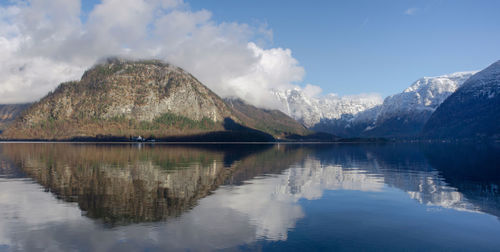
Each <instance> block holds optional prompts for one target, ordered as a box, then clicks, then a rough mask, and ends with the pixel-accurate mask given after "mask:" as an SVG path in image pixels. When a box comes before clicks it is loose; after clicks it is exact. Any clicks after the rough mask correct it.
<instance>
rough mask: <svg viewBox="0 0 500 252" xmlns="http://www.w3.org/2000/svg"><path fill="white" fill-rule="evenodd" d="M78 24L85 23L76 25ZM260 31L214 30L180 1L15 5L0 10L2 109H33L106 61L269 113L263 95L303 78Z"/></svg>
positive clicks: (66, 0)
mask: <svg viewBox="0 0 500 252" xmlns="http://www.w3.org/2000/svg"><path fill="white" fill-rule="evenodd" d="M82 17H84V18H82ZM271 40H272V31H271V30H270V29H268V28H267V27H265V26H252V25H248V24H242V23H236V22H234V23H218V22H216V21H214V20H213V19H212V13H211V12H210V11H207V10H199V11H194V10H191V9H190V7H189V5H188V4H186V3H184V2H183V1H182V0H103V1H102V2H101V3H99V4H97V5H95V6H94V7H93V9H92V10H90V12H89V13H83V12H82V7H81V2H80V0H29V1H14V2H12V4H10V5H4V6H0V64H1V66H2V67H1V68H0V103H21V102H31V101H35V100H37V99H39V98H41V97H42V96H44V95H45V94H46V93H47V92H49V91H50V90H52V89H54V88H55V87H56V86H57V85H58V84H59V83H61V82H64V81H69V80H78V79H80V77H81V75H82V74H83V72H84V71H85V70H86V69H88V68H89V67H90V66H92V65H93V64H95V62H96V61H98V60H99V59H102V58H103V57H108V56H122V57H127V58H141V59H143V58H158V59H161V60H164V61H167V62H169V63H172V64H174V65H177V66H180V67H182V68H184V69H186V70H187V71H189V72H191V73H192V74H193V75H195V76H196V77H197V78H198V79H199V80H200V81H202V82H203V83H204V84H205V85H207V86H208V87H209V88H211V89H212V90H214V91H215V92H216V93H217V94H219V95H221V96H223V97H230V96H233V97H240V98H242V99H244V100H246V101H248V102H250V103H252V104H254V105H257V106H260V107H271V108H272V107H275V105H277V104H274V102H271V101H274V99H272V97H271V96H270V94H269V90H273V89H287V88H294V87H297V83H299V82H300V81H302V79H303V76H304V74H305V71H304V69H303V68H302V67H301V66H300V64H299V62H298V61H297V60H296V59H295V58H293V56H292V52H291V50H290V49H283V48H269V49H265V48H263V47H262V46H260V44H259V43H257V42H256V41H264V44H266V42H267V44H269V42H270V41H271Z"/></svg>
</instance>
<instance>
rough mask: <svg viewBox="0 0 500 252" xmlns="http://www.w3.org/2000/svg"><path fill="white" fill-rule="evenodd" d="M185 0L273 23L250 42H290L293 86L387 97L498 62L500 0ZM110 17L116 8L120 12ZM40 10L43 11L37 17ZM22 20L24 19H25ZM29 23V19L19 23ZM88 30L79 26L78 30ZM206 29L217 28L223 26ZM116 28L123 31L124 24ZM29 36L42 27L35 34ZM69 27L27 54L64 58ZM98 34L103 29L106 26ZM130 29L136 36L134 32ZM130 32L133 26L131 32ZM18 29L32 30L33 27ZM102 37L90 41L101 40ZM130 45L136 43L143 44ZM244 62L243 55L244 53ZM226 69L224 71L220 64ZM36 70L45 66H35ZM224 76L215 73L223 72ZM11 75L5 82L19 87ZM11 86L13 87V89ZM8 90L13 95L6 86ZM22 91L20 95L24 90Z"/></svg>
mask: <svg viewBox="0 0 500 252" xmlns="http://www.w3.org/2000/svg"><path fill="white" fill-rule="evenodd" d="M185 1H186V2H187V3H188V5H189V7H188V8H189V9H190V11H191V12H188V13H186V15H188V16H189V15H191V14H194V13H197V11H200V10H208V11H209V12H211V14H212V15H211V18H210V19H209V20H204V21H202V22H204V24H205V25H206V24H210V23H212V22H213V23H215V24H220V23H223V22H228V23H231V22H236V23H240V24H249V25H250V26H252V27H259V26H262V25H265V26H266V27H267V29H270V30H272V34H273V36H272V40H269V41H265V42H262V41H261V40H260V39H259V38H255V39H254V41H255V42H257V44H258V46H259V47H262V48H263V49H266V50H267V49H268V50H269V51H268V52H266V53H271V49H273V48H288V49H290V50H291V52H292V56H293V58H295V59H296V60H297V61H298V62H299V64H300V66H302V67H303V68H304V69H305V77H304V79H303V81H301V82H300V83H297V84H299V85H301V86H305V85H306V84H308V83H310V84H312V85H317V86H320V87H321V88H322V89H323V91H324V93H337V94H340V95H348V94H359V93H379V94H381V95H382V96H387V95H391V94H395V93H398V92H401V91H402V90H404V89H405V88H406V87H408V86H409V85H410V84H411V83H412V82H414V81H415V80H417V79H418V78H420V77H422V76H436V75H442V74H447V73H452V72H457V71H468V70H480V69H483V68H485V67H486V66H488V65H489V64H491V63H493V62H495V61H497V60H500V50H499V45H500V14H499V13H500V1H493V0H492V1H480V0H479V1H460V0H454V1H452V0H433V1H427V0H419V1H410V0H392V1H389V0H384V1H382V0H381V1H373V0H366V1H362V0H358V1H297V0H288V1H284V0H280V1H278V0H276V1H269V0H267V1H264V0H252V1H239V0H238V1H235V0H185ZM129 2H130V1H129ZM12 3H16V1H10V0H0V5H4V6H5V5H9V4H12ZM49 3H50V1H49ZM63 3H66V2H63ZM97 3H100V1H98V0H82V10H83V15H82V16H81V19H82V20H83V21H84V22H85V20H86V18H87V14H88V13H90V12H91V11H92V10H94V6H95V5H96V4H97ZM120 3H121V2H120ZM59 4H60V3H59ZM45 5H46V3H43V2H42V4H39V5H38V7H37V8H38V9H37V11H41V13H42V12H46V13H52V14H54V13H55V14H54V15H61V17H60V18H61V20H63V19H64V18H66V16H64V15H63V14H62V13H60V12H61V10H60V9H58V8H56V7H58V6H57V4H52V5H55V7H54V6H52V7H50V8H48V7H47V8H45V7H44V6H45ZM47 5H48V4H47ZM67 5H68V6H67V7H68V10H71V4H67ZM54 8H56V9H54ZM124 8H125V9H126V8H128V7H124ZM51 11H52V12H51ZM107 11H109V10H107ZM122 11H123V10H122ZM133 12H134V10H128V12H126V11H125V12H122V13H125V14H122V15H131V13H132V14H133ZM111 13H112V14H111ZM114 14H115V13H114V11H113V9H112V10H111V11H110V13H107V14H105V15H114ZM116 15H117V16H119V14H116ZM38 18H42V19H43V16H40V17H38ZM136 18H137V17H136ZM10 20H17V19H10ZM26 20H28V21H29V19H26ZM54 20H56V19H54ZM54 20H49V21H51V22H52V21H53V22H52V23H50V24H51V25H52V28H51V29H50V31H51V32H52V33H54V34H55V35H54V36H51V38H58V35H57V34H58V31H59V30H58V29H59V28H58V26H59V23H58V22H57V21H54ZM0 21H1V19H0ZM108 21H109V20H108ZM137 21H139V19H137V20H134V19H133V18H131V19H130V20H129V21H127V22H129V25H132V24H133V22H137ZM7 24H8V23H7ZM26 24H29V23H25V24H23V25H26ZM35 24H36V23H35ZM110 27H111V26H110ZM90 28H91V27H90ZM90 28H89V27H86V28H85V29H90ZM94 28H95V27H94ZM213 28H214V29H219V30H222V29H223V28H221V27H213ZM72 29H75V31H76V30H77V29H79V28H78V27H72ZM105 29H107V28H106V27H104V28H103V31H105ZM110 29H111V30H107V32H112V33H113V32H114V31H115V30H113V29H115V28H110ZM174 29H175V27H174ZM94 30H96V29H94ZM28 31H29V30H28ZM33 31H36V30H33ZM122 32H125V33H127V32H128V30H124V31H122ZM236 32H238V31H236ZM34 34H35V35H40V34H41V33H34ZM75 34H80V33H78V32H76V33H71V34H70V37H68V39H67V43H66V44H64V43H61V44H57V43H59V42H60V41H57V40H56V41H54V43H55V45H54V48H57V49H54V48H52V47H51V46H52V42H50V43H49V42H47V44H44V45H38V44H34V45H33V46H34V47H33V49H32V50H31V51H30V50H27V51H26V52H24V55H25V56H26V55H27V56H26V57H28V56H30V55H31V54H32V53H33V52H37V53H38V54H40V55H41V56H42V57H47V58H48V60H50V61H51V62H56V63H57V62H58V60H60V59H61V57H59V55H58V54H57V52H58V51H63V50H64V49H65V47H64V46H65V45H69V46H71V45H72V44H71V41H85V38H78V37H77V38H74V37H71V36H73V35H75ZM96 34H106V32H102V33H96ZM113 34H114V33H113ZM117 34H118V36H117V37H116V38H114V37H109V38H104V37H105V36H104V37H103V38H102V39H104V40H106V39H116V41H128V40H127V36H123V34H119V33H117ZM137 34H140V32H138V33H137ZM137 34H131V36H132V35H137ZM166 34H167V33H166ZM21 35H22V36H31V35H33V34H21ZM64 36H66V35H64ZM137 36H139V35H137ZM233 37H237V35H235V36H230V37H229V38H230V39H231V38H233ZM214 38H215V37H214ZM99 39H100V38H98V39H96V40H95V41H100V40H99ZM19 41H21V40H19ZM10 42H11V43H12V44H13V45H15V43H17V40H14V39H12V40H11V41H10ZM132 42H133V41H132ZM123 43H124V45H126V44H127V42H123ZM110 44H111V42H110ZM96 45H99V46H100V47H103V48H104V47H106V46H107V45H104V46H103V45H102V44H99V43H96ZM12 48H14V47H12ZM20 48H21V49H22V48H23V47H20ZM137 48H138V49H141V46H138V47H137ZM186 48H188V47H186ZM0 49H2V48H0ZM101 49H102V48H92V51H90V53H93V56H96V55H99V53H100V51H101ZM163 49H165V48H163ZM167 49H168V48H167ZM229 49H234V48H229ZM102 50H104V49H102ZM190 50H193V49H192V48H191V49H190ZM238 50H239V49H235V51H234V52H235V53H236V54H237V53H238V52H239V51H238ZM167 51H168V50H167ZM46 52H51V53H52V54H53V55H48V56H47V55H45V54H43V53H46ZM69 52H71V53H72V55H71V56H72V57H73V58H78V57H79V58H82V55H83V56H84V55H85V53H84V52H82V53H80V54H78V53H75V52H73V51H72V50H69ZM215 53H218V52H212V55H207V56H206V57H205V58H206V62H210V60H212V58H211V57H213V54H215ZM280 53H281V54H282V55H280V56H281V57H282V58H283V59H285V60H286V59H289V58H287V57H286V55H283V54H284V52H280ZM73 54H74V55H73ZM236 54H234V55H236ZM12 55H14V54H12ZM168 55H175V52H169V54H168ZM37 56H38V55H37ZM195 56H196V55H195ZM216 56H217V55H216ZM13 57H14V56H13ZM16 57H17V56H16ZM33 57H34V56H33ZM26 60H28V61H29V58H26ZM176 60H177V62H180V64H181V66H182V63H185V65H186V66H192V68H193V70H194V73H195V74H196V75H197V76H201V77H202V79H204V80H206V83H207V84H209V85H208V86H209V87H211V88H212V87H215V86H216V85H215V84H214V83H217V82H218V81H219V80H218V79H214V80H212V79H211V77H210V75H209V74H208V73H210V71H211V70H210V71H208V70H207V71H204V69H200V68H196V66H197V65H198V64H197V63H196V61H194V63H193V62H185V60H184V61H183V59H181V58H177V59H176ZM190 60H192V59H190ZM228 60H232V59H228ZM206 62H205V63H206ZM228 62H231V61H228ZM241 62H244V60H242V61H241ZM66 63H67V65H69V66H70V67H72V68H71V69H72V70H67V71H66V70H65V72H71V74H68V76H70V77H72V78H74V76H80V74H81V71H82V69H81V66H77V65H70V63H72V62H70V63H68V62H66ZM66 63H65V64H66ZM19 64H21V63H19ZM54 64H55V63H54ZM42 66H43V64H40V65H39V68H40V69H41V67H42ZM193 66H194V67H193ZM78 67H80V68H78ZM285 67H287V71H288V70H289V71H290V72H291V73H296V74H298V75H300V71H298V70H297V69H294V68H293V67H294V66H293V63H290V65H289V66H285ZM215 70H220V69H215ZM226 70H227V69H222V70H221V71H226ZM38 72H44V71H41V70H40V71H38ZM285 73H286V72H285ZM224 74H225V75H224ZM259 74H260V73H259ZM229 75H230V74H229ZM282 75H283V73H282ZM30 76H37V75H30ZM221 76H222V77H225V76H228V74H227V73H226V72H224V73H223V74H221ZM256 76H258V77H256V79H257V80H258V79H259V78H260V79H262V78H266V80H267V82H272V81H273V77H272V76H264V77H262V76H261V75H256ZM18 77H19V76H17V77H16V78H18ZM63 77H65V76H62V77H60V79H63ZM222 77H221V78H220V79H223V78H222ZM247 77H248V76H247ZM51 78H52V76H49V75H48V74H47V76H46V78H44V79H43V81H44V83H45V82H46V83H58V81H59V79H57V80H55V79H51ZM18 79H21V78H18ZM278 79H279V80H280V81H282V82H283V83H286V82H288V81H292V82H293V81H294V79H296V78H295V77H294V78H289V79H287V78H286V77H284V76H280V77H279V78H278ZM245 80H246V84H248V83H249V82H251V81H252V78H246V79H245ZM29 81H31V82H33V83H40V82H41V80H31V79H30V80H29ZM12 83H13V84H12V85H11V86H13V85H20V84H16V83H14V82H12ZM20 83H22V82H20ZM233 84H234V83H233ZM8 85H9V84H8ZM54 85H55V84H50V85H49V84H46V85H45V86H44V87H43V88H40V89H39V90H40V91H39V92H38V93H36V94H34V97H36V95H40V94H42V93H43V92H46V90H48V89H49V88H52V87H53V86H54ZM235 85H236V84H235ZM247 86H248V85H247ZM250 86H252V85H250ZM268 86H269V85H268ZM268 86H266V87H268ZM11 89H13V88H12V87H11ZM243 91H248V90H243ZM19 94H20V95H21V94H22V92H19ZM5 95H7V93H6V94H5ZM5 95H4V96H5ZM8 95H10V96H12V95H13V94H8ZM24 96H25V95H24ZM19 97H21V98H22V96H19Z"/></svg>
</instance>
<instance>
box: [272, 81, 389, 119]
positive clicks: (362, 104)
mask: <svg viewBox="0 0 500 252" xmlns="http://www.w3.org/2000/svg"><path fill="white" fill-rule="evenodd" d="M273 94H274V96H275V97H276V98H277V99H278V100H279V101H280V103H281V105H282V106H281V108H280V110H281V111H283V112H284V113H286V114H288V115H289V116H291V117H293V118H295V119H296V120H299V121H301V122H302V123H304V124H305V125H306V126H307V127H311V126H314V125H315V124H316V123H319V122H320V121H321V119H341V118H342V117H343V116H345V115H349V116H351V117H352V116H354V115H356V114H358V113H360V112H362V111H365V110H367V109H370V108H372V107H375V106H377V105H380V104H382V101H383V100H382V97H381V96H380V95H378V94H360V95H346V96H339V95H337V94H327V95H324V96H319V97H310V96H308V95H306V94H305V93H304V92H303V90H301V89H300V88H294V89H289V90H279V91H278V90H274V91H273Z"/></svg>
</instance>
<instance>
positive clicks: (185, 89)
mask: <svg viewBox="0 0 500 252" xmlns="http://www.w3.org/2000/svg"><path fill="white" fill-rule="evenodd" d="M235 104H236V106H235ZM309 133H310V131H308V130H307V129H306V128H305V127H304V126H303V125H301V124H300V123H298V122H296V121H295V120H293V119H291V118H289V117H288V116H287V115H285V114H283V113H281V112H279V111H273V110H261V109H258V108H256V107H253V106H251V105H248V104H246V103H242V102H240V103H234V102H233V103H231V106H229V105H228V104H227V103H226V102H225V101H224V100H222V99H221V98H220V97H219V96H218V95H216V94H215V93H214V92H212V91H211V90H210V89H208V88H207V87H206V86H205V85H203V84H202V83H201V82H199V81H198V80H197V79H196V78H195V77H194V76H192V75H191V74H190V73H188V72H186V71H184V70H183V69H181V68H179V67H176V66H173V65H170V64H166V63H163V62H161V61H158V60H143V61H131V60H124V59H120V58H110V59H108V60H107V61H104V62H102V63H100V64H97V65H95V66H94V67H93V68H91V69H90V70H88V71H86V72H85V73H84V75H83V76H82V79H81V80H80V81H74V82H67V83H63V84H61V85H59V87H58V88H57V89H56V90H55V91H54V92H50V93H49V94H48V95H47V96H45V97H44V98H42V99H41V100H40V101H39V102H36V103H34V104H33V105H32V106H30V107H29V108H28V109H27V110H26V111H25V113H23V114H22V116H21V117H19V118H18V119H17V120H16V122H15V123H14V124H13V125H11V126H10V127H9V128H8V129H7V130H6V131H5V132H4V133H3V134H2V137H4V138H7V139H44V140H71V139H75V138H77V139H82V138H83V139H84V138H100V137H102V138H116V137H118V138H121V139H128V138H130V137H132V136H144V137H151V138H159V139H163V138H172V137H173V138H181V139H187V140H190V141H195V140H196V141H198V140H199V141H202V140H204V139H208V138H209V139H212V141H224V139H227V140H230V141H238V139H240V140H241V141H273V140H274V137H278V138H286V136H287V135H299V136H305V135H307V134H309ZM193 137H194V138H193ZM242 137H243V138H242ZM191 138H193V139H191ZM174 140H175V139H174Z"/></svg>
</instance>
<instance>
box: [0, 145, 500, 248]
mask: <svg viewBox="0 0 500 252" xmlns="http://www.w3.org/2000/svg"><path fill="white" fill-rule="evenodd" d="M499 150H500V148H499V147H498V146H472V145H467V146H466V145H454V144H441V145H410V144H408V145H404V144H385V145H378V144H369V145H356V144H352V145H325V144H320V145H298V144H281V145H258V144H254V145H233V144H221V145H159V144H158V145H143V144H140V145H133V144H132V145H111V144H63V143H54V144H50V143H3V144H0V160H1V162H0V250H2V247H1V246H2V245H3V244H5V246H6V248H14V249H28V250H30V249H37V248H46V247H47V246H49V245H48V244H53V245H52V246H55V247H53V249H51V250H68V249H74V248H77V249H82V250H87V249H88V250H121V249H126V250H135V249H148V248H149V249H155V248H157V249H161V248H163V249H165V248H169V249H174V250H175V249H180V250H183V249H195V250H196V249H222V248H235V247H238V246H242V245H248V244H252V243H255V242H256V241H259V240H266V241H271V242H272V241H276V242H278V241H281V242H285V241H287V240H289V239H290V237H289V234H290V232H292V231H294V230H295V229H297V225H298V223H300V222H301V220H302V219H304V220H305V219H306V217H307V212H306V211H305V208H304V205H303V202H304V201H308V202H309V201H314V200H319V199H322V198H324V197H325V195H324V194H325V193H326V192H330V191H339V192H344V191H345V192H349V191H355V192H361V193H365V194H366V193H368V194H367V195H377V194H381V193H384V192H392V191H391V190H396V191H401V192H404V193H406V194H407V198H409V199H411V200H413V201H414V202H418V204H421V205H424V206H426V207H428V208H429V209H450V210H453V211H460V212H464V211H465V212H470V213H478V214H480V213H487V214H490V215H494V216H496V218H498V216H500V190H499V185H500V172H499V171H498V168H499V167H500V162H499V158H498V157H499V156H500V155H499V154H500V151H499ZM31 181H34V182H36V183H33V182H31ZM40 189H43V190H40ZM54 197H55V198H54ZM370 197H371V196H370ZM76 206H77V207H76ZM82 215H84V216H82ZM496 221H497V222H498V219H497V220H496ZM141 223H142V224H141ZM147 223H149V224H147ZM498 226H499V225H498V223H497V225H496V227H498ZM13 230H15V231H16V232H12V231H13ZM499 230H500V229H499ZM374 232H376V231H375V230H374ZM77 237H78V239H77ZM76 240H78V241H76ZM131 244H133V245H134V246H136V247H134V246H131ZM125 245H126V246H125ZM30 246H31V247H30ZM122 246H124V247H122ZM240 249H242V247H240ZM252 249H254V248H253V247H252Z"/></svg>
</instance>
